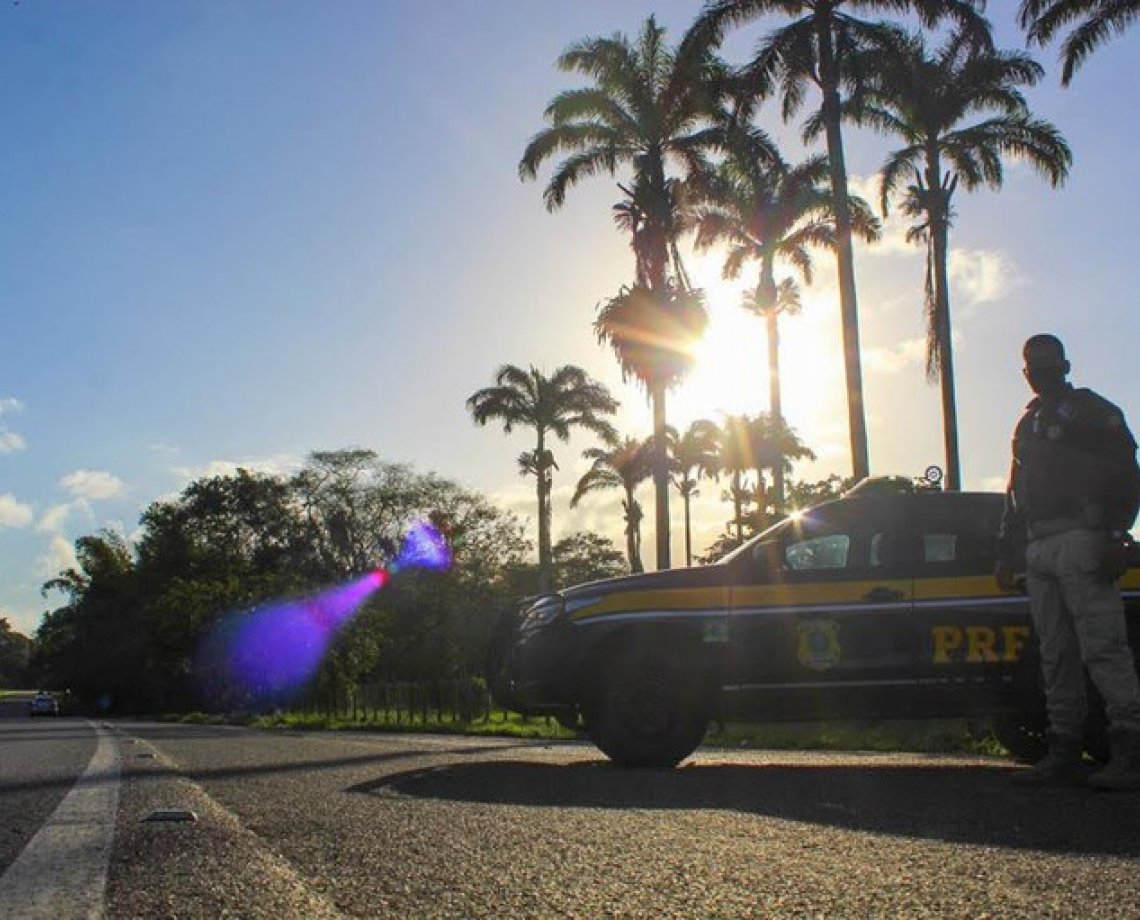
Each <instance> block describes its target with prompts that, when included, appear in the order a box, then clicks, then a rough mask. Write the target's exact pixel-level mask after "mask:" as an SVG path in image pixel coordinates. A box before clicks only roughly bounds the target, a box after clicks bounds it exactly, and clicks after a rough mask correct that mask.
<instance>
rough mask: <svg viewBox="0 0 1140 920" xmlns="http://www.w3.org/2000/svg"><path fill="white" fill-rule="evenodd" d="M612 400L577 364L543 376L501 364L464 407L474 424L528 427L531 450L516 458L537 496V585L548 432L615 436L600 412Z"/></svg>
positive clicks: (544, 554)
mask: <svg viewBox="0 0 1140 920" xmlns="http://www.w3.org/2000/svg"><path fill="white" fill-rule="evenodd" d="M617 407H618V403H617V401H616V400H615V399H614V398H613V397H612V396H611V395H610V392H609V390H607V389H606V387H605V386H603V385H602V384H601V383H598V382H597V381H596V380H594V379H593V378H591V377H590V376H589V375H588V374H587V373H586V372H585V371H584V370H582V369H581V368H580V367H575V366H573V365H569V364H568V365H564V366H563V367H560V368H558V369H556V370H555V371H554V373H553V374H551V375H550V376H549V377H547V376H545V375H544V374H543V373H542V372H541V371H540V370H538V368H535V367H531V368H530V369H529V370H525V371H524V370H522V369H521V368H519V367H516V366H515V365H513V364H504V365H503V366H502V367H500V368H499V370H498V371H497V372H496V373H495V385H494V386H492V387H486V388H484V389H482V390H477V391H476V392H475V393H473V394H471V396H470V397H469V398H468V400H467V409H468V411H470V413H471V417H472V418H473V419H474V420H475V423H476V424H477V425H486V424H487V423H488V422H490V421H498V422H502V424H503V431H505V432H506V433H508V434H509V433H510V432H511V431H512V430H513V429H514V428H515V426H520V427H526V428H532V429H534V433H535V447H534V450H533V451H530V452H528V453H525V454H523V455H522V456H521V457H520V458H519V466H520V469H521V470H522V473H523V475H530V476H534V477H535V482H536V486H535V491H536V495H537V499H538V569H539V590H540V591H549V590H550V585H551V579H552V572H551V562H550V524H551V504H550V495H551V483H552V479H553V471H554V470H555V469H556V467H557V464H556V463H555V461H554V454H553V453H552V452H551V450H550V448H549V447H548V445H547V441H548V438H549V437H550V436H551V435H553V436H554V437H557V438H558V439H559V440H561V441H566V440H568V439H569V437H570V432H571V431H573V430H574V429H576V428H584V429H586V430H588V431H592V432H594V433H595V434H597V435H599V436H600V437H602V438H603V439H605V438H612V437H614V436H615V433H614V429H613V426H612V425H611V424H610V422H609V421H608V420H607V419H606V416H610V415H613V414H614V412H616V411H617Z"/></svg>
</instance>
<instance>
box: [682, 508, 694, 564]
mask: <svg viewBox="0 0 1140 920" xmlns="http://www.w3.org/2000/svg"><path fill="white" fill-rule="evenodd" d="M681 500H682V501H683V502H684V503H685V565H686V567H689V566H692V564H693V526H692V517H691V515H690V513H689V493H688V492H683V493H682V494H681Z"/></svg>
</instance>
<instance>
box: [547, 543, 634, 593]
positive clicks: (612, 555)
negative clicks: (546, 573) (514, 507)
mask: <svg viewBox="0 0 1140 920" xmlns="http://www.w3.org/2000/svg"><path fill="white" fill-rule="evenodd" d="M553 556H554V574H555V584H556V585H558V586H559V587H568V586H569V585H579V584H583V583H584V582H587V581H599V580H600V579H603V578H615V577H617V576H618V575H624V574H625V573H626V570H627V567H626V563H625V557H624V556H622V554H621V550H619V549H618V548H617V547H616V546H614V543H613V540H611V539H610V538H609V537H603V536H602V535H601V534H597V533H591V532H588V531H582V532H579V533H573V534H570V535H569V536H567V537H563V538H562V539H561V540H559V541H558V542H557V543H555V544H554V549H553Z"/></svg>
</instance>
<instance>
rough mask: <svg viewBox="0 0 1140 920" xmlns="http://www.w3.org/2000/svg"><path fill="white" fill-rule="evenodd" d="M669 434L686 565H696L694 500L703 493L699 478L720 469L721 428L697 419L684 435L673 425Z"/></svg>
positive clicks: (713, 423) (714, 423)
mask: <svg viewBox="0 0 1140 920" xmlns="http://www.w3.org/2000/svg"><path fill="white" fill-rule="evenodd" d="M668 433H669V456H670V458H671V460H672V468H673V476H674V478H673V483H674V485H676V486H677V491H678V492H680V493H681V501H682V502H683V503H684V506H685V565H687V566H691V565H692V564H693V527H692V513H691V507H692V501H693V498H694V497H696V496H697V495H698V494H700V493H699V492H698V491H697V489H698V486H699V485H700V480H701V479H702V478H703V477H706V476H714V475H716V473H717V472H718V470H719V469H720V466H719V458H718V443H719V440H720V429H719V428H718V427H717V424H716V422H713V421H710V420H709V419H696V420H695V421H693V422H691V423H690V425H689V427H688V428H686V429H685V431H684V433H683V434H680V435H678V434H677V432H676V430H675V429H673V428H669V429H668Z"/></svg>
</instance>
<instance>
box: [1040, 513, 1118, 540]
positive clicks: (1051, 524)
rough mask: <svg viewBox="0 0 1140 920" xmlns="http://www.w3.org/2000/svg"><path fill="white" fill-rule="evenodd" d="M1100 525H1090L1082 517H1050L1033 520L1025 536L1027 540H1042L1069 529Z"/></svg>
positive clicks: (1091, 528)
mask: <svg viewBox="0 0 1140 920" xmlns="http://www.w3.org/2000/svg"><path fill="white" fill-rule="evenodd" d="M1101 529H1103V528H1100V527H1092V526H1090V524H1089V522H1088V521H1087V520H1086V519H1085V518H1084V517H1083V516H1082V517H1074V518H1050V519H1049V520H1047V521H1034V522H1033V523H1031V524H1029V525H1028V526H1027V527H1026V536H1027V537H1028V539H1029V542H1030V543H1032V542H1033V541H1034V540H1044V539H1045V538H1046V537H1052V536H1054V535H1055V534H1059V533H1067V532H1068V531H1070V530H1101Z"/></svg>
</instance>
